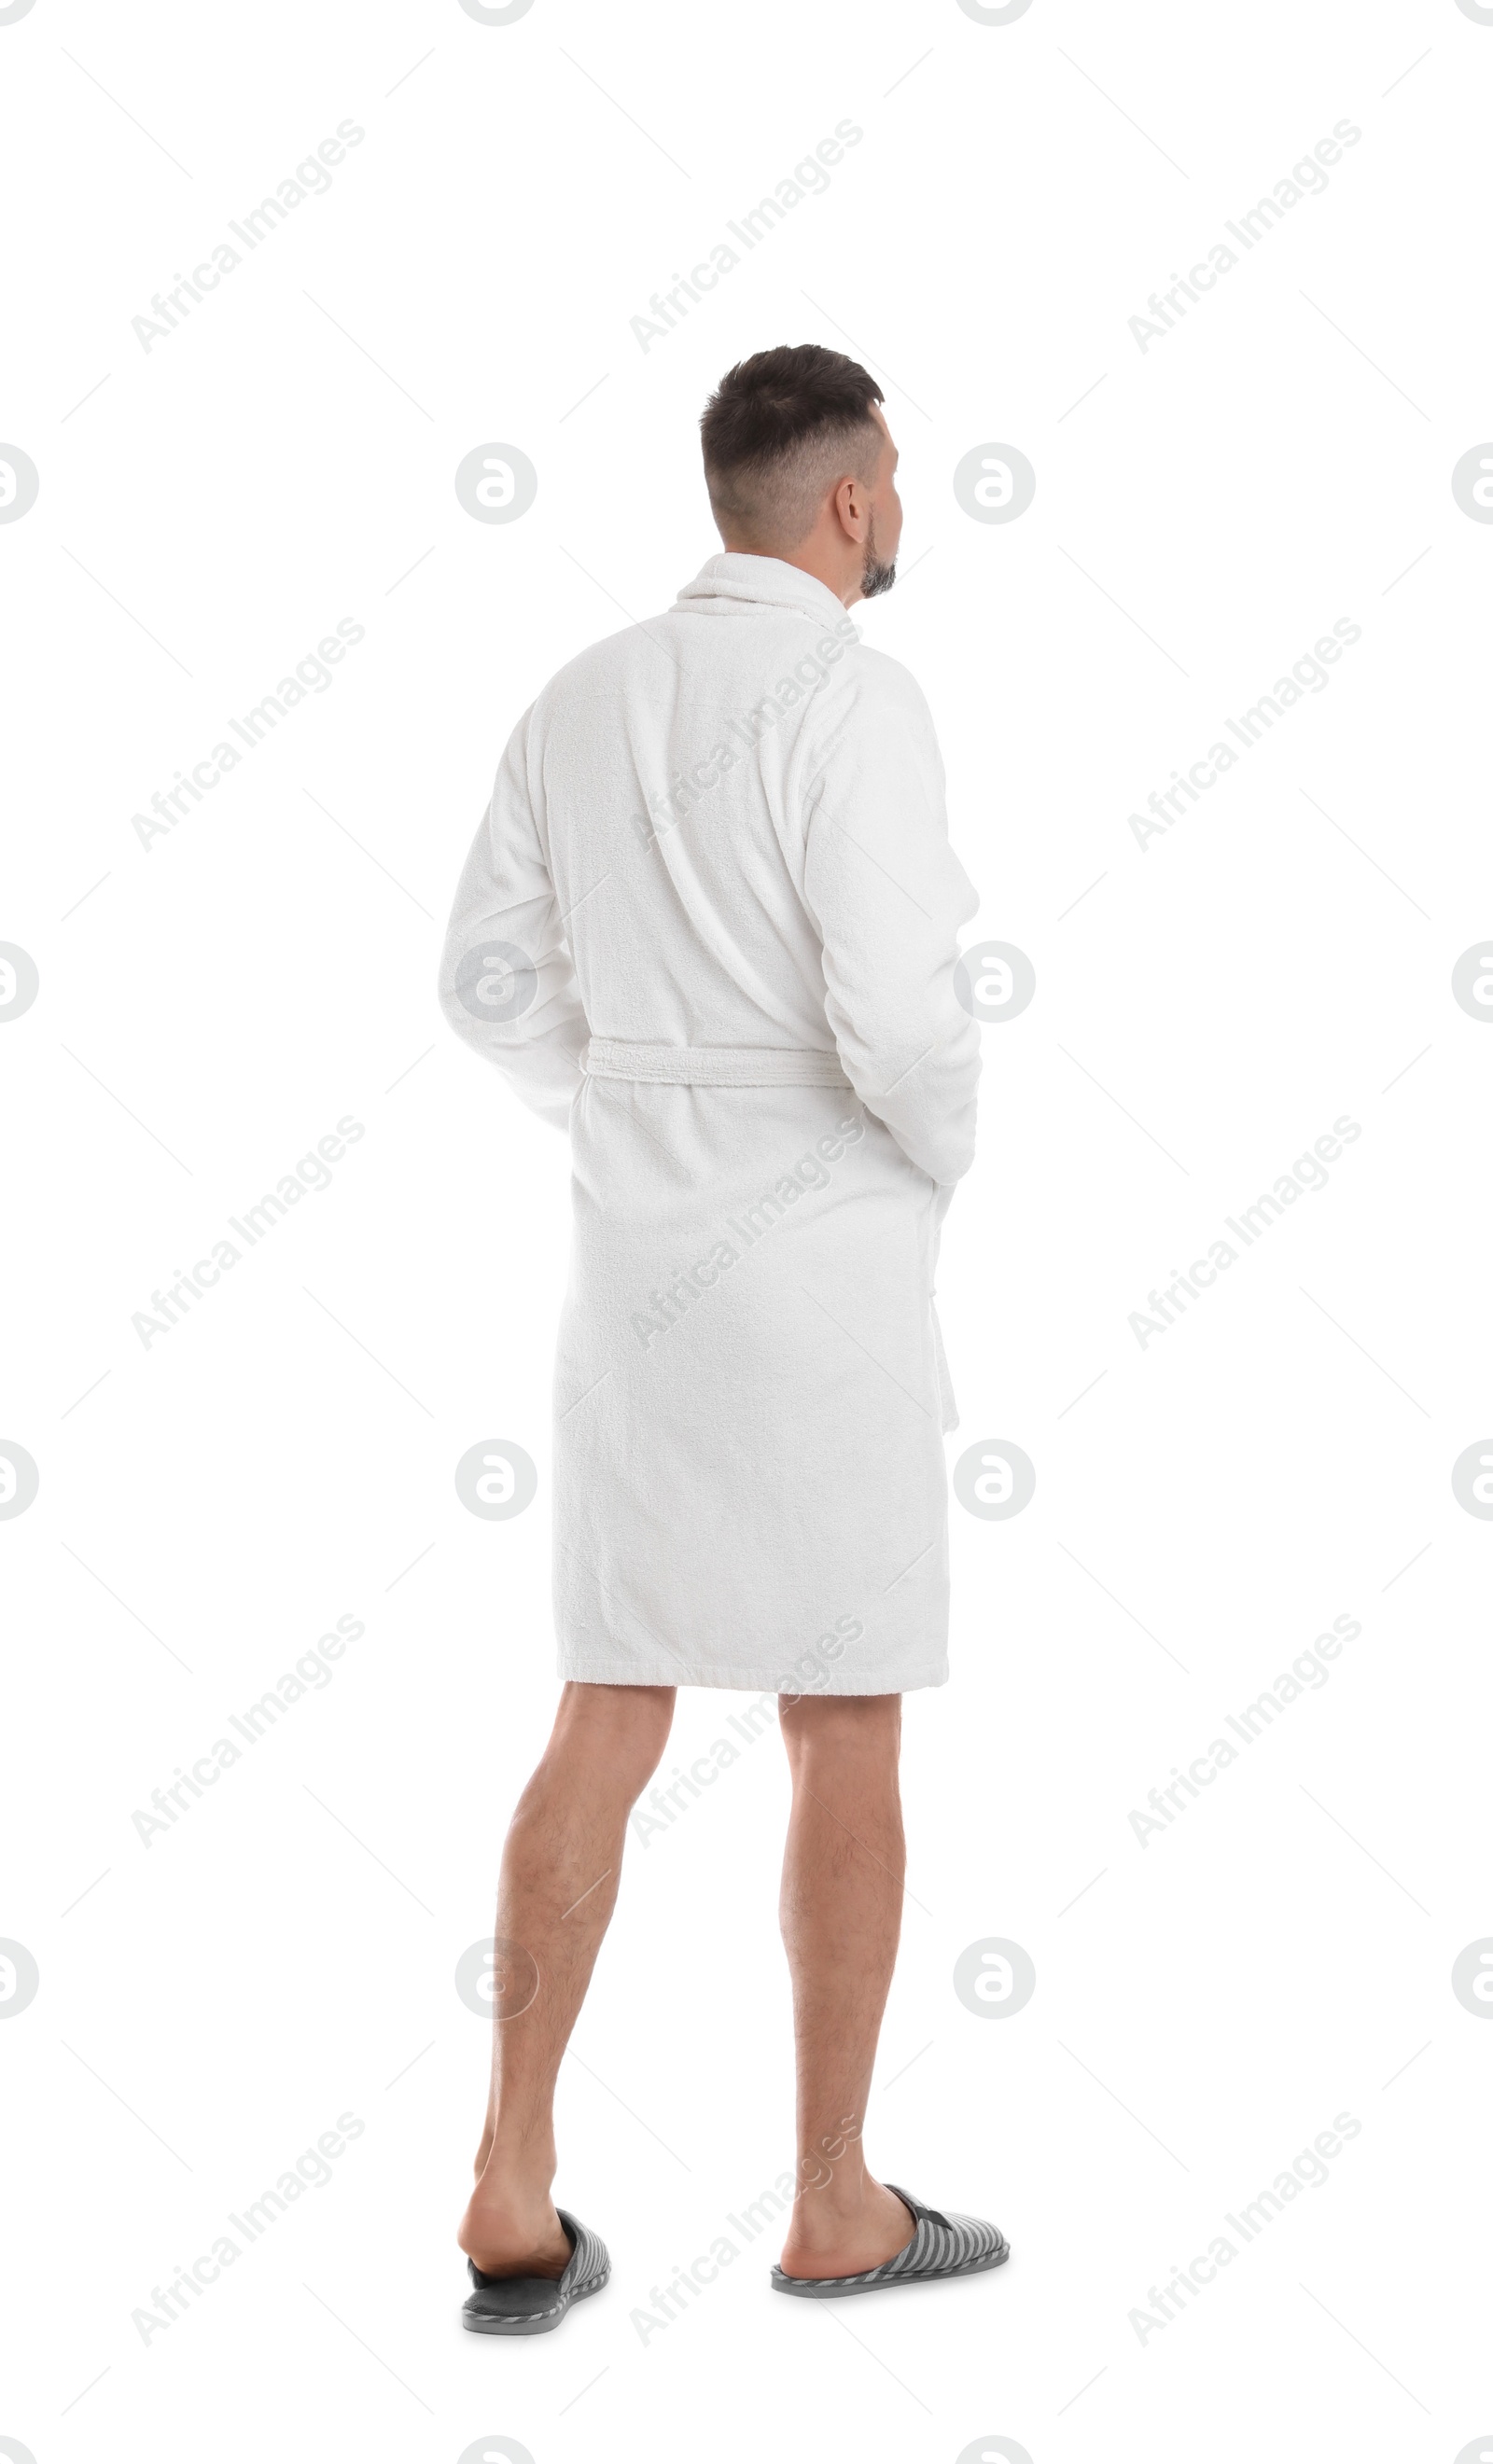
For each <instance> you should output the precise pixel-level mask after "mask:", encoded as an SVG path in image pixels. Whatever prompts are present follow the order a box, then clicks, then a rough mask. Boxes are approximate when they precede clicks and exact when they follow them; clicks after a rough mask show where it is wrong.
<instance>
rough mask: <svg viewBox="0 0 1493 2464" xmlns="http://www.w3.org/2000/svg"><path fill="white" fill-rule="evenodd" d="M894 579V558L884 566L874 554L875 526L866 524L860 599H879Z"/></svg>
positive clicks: (895, 569)
mask: <svg viewBox="0 0 1493 2464" xmlns="http://www.w3.org/2000/svg"><path fill="white" fill-rule="evenodd" d="M896 578H897V560H896V558H895V557H892V558H891V560H890V561H889V563H886V564H884V563H883V562H882V561H881V559H880V558H879V557H878V555H877V553H876V524H875V521H874V520H871V521H869V522H868V523H867V529H866V561H865V563H864V564H863V566H862V568H861V597H862V598H863V599H880V598H881V597H882V596H883V594H884V593H885V592H886V591H889V589H890V588H891V585H892V583H894V582H895V580H896Z"/></svg>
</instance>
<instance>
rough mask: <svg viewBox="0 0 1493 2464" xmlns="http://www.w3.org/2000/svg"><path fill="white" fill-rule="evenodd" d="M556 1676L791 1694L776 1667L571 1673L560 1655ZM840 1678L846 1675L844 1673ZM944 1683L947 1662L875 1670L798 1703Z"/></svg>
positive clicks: (576, 1681)
mask: <svg viewBox="0 0 1493 2464" xmlns="http://www.w3.org/2000/svg"><path fill="white" fill-rule="evenodd" d="M557 1672H558V1674H559V1676H560V1679H561V1681H562V1683H565V1684H568V1685H700V1686H710V1687H714V1689H716V1690H717V1691H726V1692H730V1693H738V1694H782V1693H792V1692H793V1690H794V1689H793V1687H792V1685H791V1684H790V1683H788V1682H787V1677H786V1672H785V1671H784V1670H782V1669H781V1668H779V1669H776V1670H774V1671H771V1672H769V1673H763V1672H762V1671H761V1670H757V1671H753V1670H749V1669H739V1668H708V1667H697V1668H691V1667H686V1666H684V1665H682V1664H681V1662H680V1661H676V1660H674V1661H667V1662H666V1661H656V1662H648V1661H639V1660H637V1659H635V1658H629V1659H627V1660H608V1661H601V1662H600V1663H599V1664H598V1663H596V1662H594V1661H593V1662H590V1663H588V1664H587V1666H585V1667H584V1668H576V1667H571V1666H569V1665H567V1662H566V1658H565V1655H564V1654H563V1653H561V1654H560V1660H559V1661H558V1662H557ZM844 1674H845V1676H846V1677H847V1676H848V1672H844ZM947 1683H949V1662H948V1661H947V1660H946V1659H945V1660H942V1661H938V1662H937V1663H936V1665H935V1666H933V1668H926V1667H925V1668H920V1669H918V1670H917V1671H915V1672H913V1671H909V1672H908V1673H907V1674H905V1675H900V1676H893V1675H892V1674H890V1673H889V1672H887V1671H881V1672H877V1673H875V1674H867V1677H866V1678H865V1680H864V1682H860V1683H845V1682H843V1683H839V1684H835V1685H814V1686H809V1687H805V1689H804V1694H803V1695H801V1696H800V1698H799V1699H800V1700H801V1701H802V1700H803V1699H804V1698H805V1696H807V1695H812V1694H833V1695H844V1694H913V1693H917V1692H919V1691H920V1690H921V1689H922V1688H923V1687H924V1686H929V1685H947Z"/></svg>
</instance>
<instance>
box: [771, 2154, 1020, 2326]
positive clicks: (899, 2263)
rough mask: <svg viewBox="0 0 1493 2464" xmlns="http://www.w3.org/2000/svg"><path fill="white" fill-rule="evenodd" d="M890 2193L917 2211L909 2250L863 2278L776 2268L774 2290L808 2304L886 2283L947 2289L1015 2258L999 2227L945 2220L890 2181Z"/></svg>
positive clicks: (878, 2288)
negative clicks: (791, 2272)
mask: <svg viewBox="0 0 1493 2464" xmlns="http://www.w3.org/2000/svg"><path fill="white" fill-rule="evenodd" d="M887 2188H888V2189H889V2190H892V2191H895V2193H896V2196H897V2197H898V2198H899V2199H900V2200H901V2202H902V2204H903V2206H904V2207H905V2208H907V2209H908V2210H910V2211H911V2216H912V2221H913V2223H914V2224H915V2225H916V2227H917V2231H916V2232H915V2233H914V2234H913V2235H912V2238H911V2241H910V2242H909V2243H908V2244H907V2245H906V2247H905V2248H904V2249H902V2250H899V2251H897V2252H896V2253H895V2254H894V2255H893V2256H892V2257H890V2258H889V2259H887V2260H886V2261H885V2262H884V2264H883V2265H882V2266H880V2267H868V2268H867V2269H866V2270H865V2271H864V2273H863V2274H861V2275H860V2276H821V2277H814V2276H784V2274H783V2272H782V2269H781V2268H780V2267H775V2268H774V2270H773V2291H774V2292H775V2293H797V2294H799V2295H800V2296H801V2297H802V2299H805V2300H808V2301H823V2300H826V2299H834V2300H838V2299H839V2298H840V2296H841V2295H842V2294H844V2293H879V2292H880V2291H881V2289H882V2287H883V2285H886V2284H941V2283H943V2282H944V2281H945V2280H946V2279H947V2278H949V2277H955V2276H979V2275H981V2274H982V2273H983V2272H984V2270H985V2269H986V2268H987V2267H1000V2266H1002V2265H1003V2264H1004V2262H1005V2261H1006V2260H1007V2259H1008V2258H1009V2257H1010V2255H1011V2245H1010V2243H1009V2242H1008V2241H1007V2239H1006V2237H1005V2235H1004V2233H1001V2232H1000V2231H999V2227H997V2226H995V2225H987V2224H984V2223H982V2222H981V2220H980V2218H979V2217H978V2216H946V2215H941V2214H940V2213H939V2211H938V2210H937V2209H936V2208H925V2207H924V2206H923V2203H922V2201H921V2200H920V2199H914V2198H913V2197H912V2196H911V2192H909V2191H907V2190H899V2189H897V2185H896V2184H895V2182H889V2183H888V2184H887Z"/></svg>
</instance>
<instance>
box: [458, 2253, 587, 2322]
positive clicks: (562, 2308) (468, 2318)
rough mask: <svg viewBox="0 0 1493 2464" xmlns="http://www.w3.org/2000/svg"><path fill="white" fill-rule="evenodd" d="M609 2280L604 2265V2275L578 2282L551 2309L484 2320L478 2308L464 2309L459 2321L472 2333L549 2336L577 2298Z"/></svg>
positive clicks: (534, 2279)
mask: <svg viewBox="0 0 1493 2464" xmlns="http://www.w3.org/2000/svg"><path fill="white" fill-rule="evenodd" d="M513 2280H514V2281H515V2282H516V2283H524V2284H532V2283H536V2282H540V2281H544V2280H546V2279H543V2278H538V2277H515V2278H514V2279H513ZM610 2280H611V2269H610V2268H608V2269H607V2271H606V2274H605V2275H604V2276H598V2277H593V2278H592V2280H591V2282H590V2283H589V2284H581V2285H578V2286H577V2288H576V2290H575V2292H574V2293H567V2294H566V2296H565V2299H563V2301H558V2302H557V2303H556V2305H555V2307H554V2309H553V2310H540V2311H537V2312H536V2313H535V2314H534V2316H533V2317H532V2318H527V2319H526V2318H522V2317H519V2318H514V2319H485V2318H483V2316H482V2314H481V2312H480V2311H467V2310H464V2311H463V2312H462V2314H461V2323H462V2325H463V2326H464V2327H465V2328H466V2329H467V2330H468V2331H469V2333H470V2334H472V2335H473V2336H550V2335H553V2334H554V2332H555V2329H556V2328H557V2327H558V2326H559V2325H560V2321H561V2320H562V2319H564V2318H565V2317H566V2315H567V2314H568V2313H569V2312H570V2311H571V2310H573V2309H574V2308H575V2306H576V2303H577V2302H578V2301H584V2300H587V2299H589V2297H590V2296H591V2295H592V2294H593V2293H600V2292H601V2290H602V2287H603V2286H604V2284H607V2283H609V2282H610Z"/></svg>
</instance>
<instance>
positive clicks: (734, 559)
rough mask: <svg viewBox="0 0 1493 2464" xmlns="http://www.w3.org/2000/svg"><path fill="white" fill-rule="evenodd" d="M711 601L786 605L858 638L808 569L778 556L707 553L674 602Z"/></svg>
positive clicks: (829, 592) (856, 629) (855, 629)
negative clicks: (784, 561) (847, 631)
mask: <svg viewBox="0 0 1493 2464" xmlns="http://www.w3.org/2000/svg"><path fill="white" fill-rule="evenodd" d="M711 602H714V603H715V604H716V605H717V606H718V607H727V606H730V605H737V606H740V605H754V606H758V607H791V608H792V609H794V611H795V612H796V613H797V614H799V615H801V616H807V617H808V618H809V619H810V621H811V622H812V623H814V624H816V625H822V626H823V625H825V624H829V625H834V626H836V627H845V626H848V627H849V630H850V633H852V634H853V635H854V637H855V639H856V640H857V641H859V640H860V638H861V635H860V630H859V627H856V626H855V625H853V624H851V623H850V619H849V617H848V615H847V614H846V612H845V608H844V607H842V605H840V602H839V600H838V599H837V598H836V597H835V594H834V592H833V591H832V590H831V589H829V587H828V586H827V584H826V583H823V582H817V581H816V580H815V578H814V576H813V574H812V573H803V572H801V571H800V569H799V567H798V566H797V565H796V564H784V563H783V561H782V559H781V558H780V557H776V556H744V555H742V554H741V553H740V551H739V550H737V549H731V550H728V551H725V552H723V553H722V554H721V555H720V556H713V557H712V558H711V560H710V561H709V563H707V564H703V565H702V566H701V567H700V570H699V572H698V573H697V574H696V575H695V577H694V580H693V581H692V582H687V583H685V586H684V588H683V589H682V590H681V591H680V593H679V598H678V601H677V603H676V604H677V605H679V606H681V607H691V608H694V607H699V606H700V605H702V603H704V604H709V603H711Z"/></svg>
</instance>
